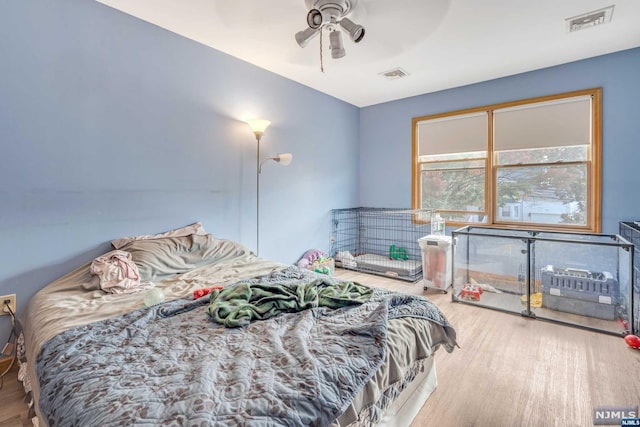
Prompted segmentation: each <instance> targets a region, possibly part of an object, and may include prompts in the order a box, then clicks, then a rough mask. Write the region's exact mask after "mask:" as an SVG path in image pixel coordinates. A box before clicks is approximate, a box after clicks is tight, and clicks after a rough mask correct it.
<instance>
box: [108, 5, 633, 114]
mask: <svg viewBox="0 0 640 427" xmlns="http://www.w3.org/2000/svg"><path fill="white" fill-rule="evenodd" d="M98 1H100V2H101V3H104V4H106V5H109V6H112V7H114V8H116V9H119V10H121V11H123V12H126V13H128V14H131V15H133V16H136V17H138V18H140V19H142V20H145V21H148V22H150V23H153V24H155V25H158V26H160V27H163V28H166V29H168V30H170V31H173V32H175V33H177V34H180V35H182V36H184V37H188V38H190V39H192V40H196V41H198V42H200V43H203V44H205V45H208V46H211V47H213V48H215V49H217V50H220V51H222V52H226V53H228V54H230V55H233V56H235V57H237V58H240V59H243V60H245V61H247V62H250V63H252V64H255V65H257V66H259V67H262V68H264V69H267V70H270V71H272V72H274V73H277V74H280V75H282V76H284V77H287V78H289V79H292V80H295V81H297V82H299V83H302V84H304V85H307V86H309V87H312V88H314V89H317V90H319V91H321V92H324V93H327V94H329V95H332V96H334V97H336V98H339V99H342V100H344V101H346V102H349V103H351V104H354V105H356V106H359V107H363V106H368V105H373V104H378V103H381V102H386V101H392V100H395V99H400V98H405V97H409V96H413V95H418V94H422V93H428V92H434V91H438V90H442V89H447V88H451V87H457V86H462V85H466V84H470V83H475V82H480V81H485V80H490V79H494V78H498V77H504V76H508V75H513V74H517V73H521V72H525V71H531V70H535V69H539V68H544V67H549V66H553V65H558V64H563V63H566V62H571V61H575V60H579V59H583V58H588V57H592V56H597V55H602V54H606V53H610V52H615V51H619V50H624V49H629V48H632V47H637V46H640V1H638V0H534V1H532V0H359V1H358V3H357V4H356V7H355V8H354V10H353V11H352V13H351V14H350V15H349V18H351V19H352V20H354V21H356V22H357V23H359V24H361V25H363V26H364V27H365V28H366V35H365V38H364V40H363V41H362V42H360V43H358V44H354V43H352V42H351V40H350V39H349V38H348V37H347V35H346V34H343V40H344V46H345V49H346V51H347V55H346V56H345V57H344V58H341V59H332V58H331V55H330V53H329V51H328V44H329V43H328V37H326V36H325V37H324V41H323V42H324V47H325V51H324V54H323V56H324V73H322V72H321V71H320V37H316V38H315V39H313V40H311V42H310V43H309V45H308V46H307V47H306V48H300V47H299V46H298V45H297V43H296V42H295V39H294V34H295V33H296V32H298V31H300V30H303V29H304V28H306V26H307V24H306V14H307V9H306V6H305V1H304V0H268V1H267V0H136V1H131V0H98ZM614 1H615V3H612V2H614ZM612 4H615V10H614V12H613V19H612V20H611V22H610V23H608V24H604V25H599V26H595V27H592V28H588V29H584V30H580V31H577V32H573V33H569V32H567V28H566V23H565V19H566V18H569V17H573V16H576V15H580V14H582V13H585V12H590V11H593V10H596V9H601V8H604V7H607V6H610V5H612ZM396 67H401V68H402V69H404V70H405V71H406V72H408V73H409V76H408V77H404V78H401V79H395V80H388V79H387V78H385V77H383V76H381V75H380V73H382V72H385V71H388V70H390V69H393V68H396Z"/></svg>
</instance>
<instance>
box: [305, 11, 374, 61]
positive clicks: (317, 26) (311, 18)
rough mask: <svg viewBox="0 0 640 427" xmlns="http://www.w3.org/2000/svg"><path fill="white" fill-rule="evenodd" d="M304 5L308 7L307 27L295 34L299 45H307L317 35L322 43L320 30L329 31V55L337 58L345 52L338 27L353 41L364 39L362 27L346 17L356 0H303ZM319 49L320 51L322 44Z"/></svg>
mask: <svg viewBox="0 0 640 427" xmlns="http://www.w3.org/2000/svg"><path fill="white" fill-rule="evenodd" d="M305 5H306V6H307V9H308V12H307V28H306V29H304V30H302V31H298V32H297V33H296V35H295V38H296V42H297V43H298V45H300V47H305V46H307V45H308V44H309V41H311V40H312V39H313V38H315V37H316V36H317V35H320V36H321V42H320V43H322V31H323V30H326V31H327V32H328V33H329V50H330V51H331V57H332V58H334V59H337V58H342V57H343V56H345V54H346V52H345V50H344V45H343V44H342V33H341V32H340V28H342V30H344V31H345V32H346V33H347V34H348V35H349V37H350V38H351V40H352V41H353V42H354V43H360V42H361V41H362V39H364V34H365V29H364V27H363V26H362V25H359V24H356V23H355V22H353V21H352V20H351V19H349V18H347V15H349V13H350V12H351V11H352V10H353V9H354V8H355V7H356V5H357V0H305ZM320 49H321V53H322V44H321V48H320Z"/></svg>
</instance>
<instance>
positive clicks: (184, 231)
mask: <svg viewBox="0 0 640 427" xmlns="http://www.w3.org/2000/svg"><path fill="white" fill-rule="evenodd" d="M192 234H197V235H200V236H203V235H205V234H207V232H206V231H205V229H204V227H203V226H202V224H201V223H199V222H196V223H194V224H191V225H187V226H185V227H181V228H176V229H175V230H169V231H165V232H164V233H160V234H145V235H142V236H133V237H122V238H120V239H115V240H112V241H111V246H113V248H114V249H120V248H121V247H123V246H124V245H126V244H127V243H131V242H133V241H136V240H151V239H162V238H163V237H184V236H191V235H192Z"/></svg>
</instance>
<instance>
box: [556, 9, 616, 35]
mask: <svg viewBox="0 0 640 427" xmlns="http://www.w3.org/2000/svg"><path fill="white" fill-rule="evenodd" d="M613 8H614V5H611V6H609V7H605V8H603V9H598V10H594V11H592V12H587V13H583V14H582V15H578V16H573V17H571V18H567V19H565V21H566V23H567V32H569V33H571V32H573V31H578V30H584V29H586V28H591V27H595V26H597V25H602V24H606V23H608V22H611V16H612V15H613Z"/></svg>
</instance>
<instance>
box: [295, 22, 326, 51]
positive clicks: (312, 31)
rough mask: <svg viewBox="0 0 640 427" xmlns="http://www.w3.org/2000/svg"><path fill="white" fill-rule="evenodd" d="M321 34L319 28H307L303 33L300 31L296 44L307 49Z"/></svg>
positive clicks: (297, 34)
mask: <svg viewBox="0 0 640 427" xmlns="http://www.w3.org/2000/svg"><path fill="white" fill-rule="evenodd" d="M318 34H320V29H319V28H311V27H309V28H307V29H305V30H303V31H298V32H297V33H296V42H297V43H298V45H299V46H300V47H305V46H307V45H308V44H309V41H311V39H313V38H314V37H315V36H317V35H318Z"/></svg>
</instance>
